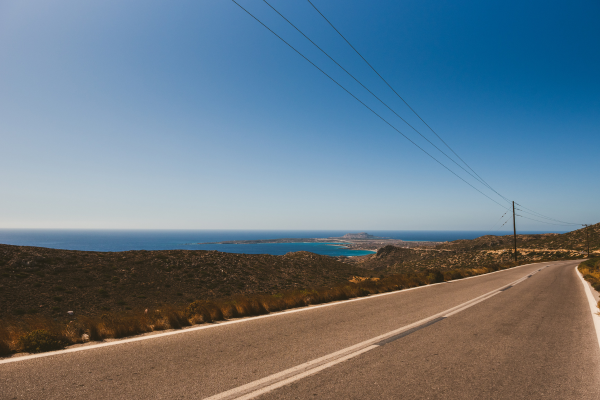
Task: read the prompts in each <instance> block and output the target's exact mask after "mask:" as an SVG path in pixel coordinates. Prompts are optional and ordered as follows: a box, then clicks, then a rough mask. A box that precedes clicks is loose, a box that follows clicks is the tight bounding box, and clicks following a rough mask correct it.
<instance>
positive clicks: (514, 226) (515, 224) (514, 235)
mask: <svg viewBox="0 0 600 400" xmlns="http://www.w3.org/2000/svg"><path fill="white" fill-rule="evenodd" d="M513 237H514V238H515V262H517V223H516V222H515V202H514V201H513Z"/></svg>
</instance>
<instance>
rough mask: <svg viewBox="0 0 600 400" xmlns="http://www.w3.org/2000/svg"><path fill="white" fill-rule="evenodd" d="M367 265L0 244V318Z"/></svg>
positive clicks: (174, 297) (184, 297)
mask: <svg viewBox="0 0 600 400" xmlns="http://www.w3.org/2000/svg"><path fill="white" fill-rule="evenodd" d="M365 273H368V272H365V271H364V270H362V269H360V268H357V267H356V266H354V265H349V264H346V263H343V262H340V261H338V260H335V259H333V258H331V257H327V256H321V255H317V254H313V253H308V252H297V253H289V254H286V255H284V256H271V255H264V254H262V255H247V254H230V253H221V252H218V251H199V250H198V251H189V250H170V251H126V252H115V253H101V252H89V251H70V250H56V249H47V248H39V247H21V246H9V245H0V318H4V317H7V316H11V315H22V314H25V313H26V314H42V315H46V316H53V317H55V316H60V315H65V314H66V312H67V311H74V312H76V313H80V314H81V313H84V314H94V313H98V312H102V311H108V310H113V311H115V310H119V309H122V310H127V309H132V308H133V309H139V308H141V309H145V308H149V307H157V306H160V305H163V304H173V305H175V304H187V303H189V302H190V301H193V300H196V299H213V298H223V297H227V296H230V295H235V294H253V293H277V292H279V291H282V290H287V289H294V288H309V287H322V286H327V285H331V284H335V283H337V282H341V281H347V280H349V279H350V278H351V277H352V276H355V275H361V276H362V275H364V274H365Z"/></svg>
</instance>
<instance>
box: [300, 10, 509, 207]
mask: <svg viewBox="0 0 600 400" xmlns="http://www.w3.org/2000/svg"><path fill="white" fill-rule="evenodd" d="M307 1H308V3H309V4H310V5H311V6H312V7H313V8H314V9H315V10H316V11H317V12H318V13H319V15H321V17H323V19H324V20H325V21H327V23H328V24H329V25H330V26H331V27H332V28H333V30H335V31H336V32H337V33H338V34H339V35H340V36H341V38H342V39H344V41H345V42H346V43H348V46H350V47H351V48H352V50H354V51H355V52H356V54H358V55H359V57H360V58H362V59H363V61H364V62H365V63H366V64H367V65H368V66H369V68H371V69H372V70H373V72H375V74H377V76H378V77H379V78H381V80H382V81H383V82H384V83H385V84H386V85H387V87H389V88H390V89H391V90H392V91H393V92H394V93H395V94H396V96H398V98H399V99H400V100H402V101H403V102H404V104H406V106H407V107H408V108H409V109H410V110H411V111H412V112H413V113H414V114H415V115H416V116H417V117H418V118H419V119H420V120H421V122H423V123H424V124H425V126H427V128H429V130H430V131H431V132H433V134H434V135H435V136H437V138H438V139H440V140H441V141H442V143H444V145H446V147H448V148H449V149H450V151H451V152H452V153H454V155H455V156H456V157H458V159H459V160H460V161H462V162H463V164H465V165H466V166H467V168H469V169H470V170H471V171H472V172H473V173H474V174H475V175H477V177H478V178H479V179H480V181H481V182H482V183H483V184H484V185H486V186H487V187H488V188H489V189H490V190H492V191H494V192H495V193H496V194H497V195H498V196H500V197H502V198H503V199H504V200H505V201H507V202H508V201H509V200H508V199H507V198H506V197H504V196H502V195H501V194H500V193H498V192H497V191H496V190H494V188H492V186H491V185H490V184H488V183H487V182H486V181H485V180H484V179H483V178H482V177H481V176H479V174H477V172H475V171H474V170H473V168H471V167H470V166H469V164H467V163H466V161H465V160H463V159H462V158H461V157H460V156H459V155H458V154H457V153H456V152H455V151H454V150H453V149H452V148H451V147H450V145H448V143H446V142H445V141H444V139H442V138H441V137H440V135H438V134H437V132H436V131H434V130H433V128H432V127H431V126H429V124H427V122H425V121H424V120H423V118H421V116H420V115H419V114H418V113H417V112H416V111H415V110H414V109H413V108H412V107H411V106H410V104H408V102H407V101H406V100H404V98H403V97H402V96H400V94H399V93H398V92H397V91H396V90H395V89H394V88H393V87H392V85H390V84H389V83H388V81H386V80H385V79H384V78H383V76H381V74H380V73H379V72H377V70H376V69H375V68H374V67H373V66H372V65H371V63H369V62H368V61H367V60H366V58H364V57H363V55H362V54H360V52H359V51H358V50H356V48H355V47H354V46H352V44H351V43H350V42H349V41H348V39H346V37H345V36H344V35H342V33H341V32H340V31H339V30H338V29H337V28H336V27H335V26H334V25H333V24H332V23H331V21H329V20H328V19H327V17H325V15H323V13H322V12H321V11H319V9H318V8H317V7H316V6H315V5H314V4H313V3H312V2H311V1H310V0H307Z"/></svg>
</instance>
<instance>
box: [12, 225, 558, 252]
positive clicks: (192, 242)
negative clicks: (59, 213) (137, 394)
mask: <svg viewBox="0 0 600 400" xmlns="http://www.w3.org/2000/svg"><path fill="white" fill-rule="evenodd" d="M359 232H361V231H333V230H327V231H325V230H315V231H309V230H301V231H300V230H62V229H61V230H56V229H0V243H2V244H11V245H17V246H36V247H47V248H53V249H65V250H85V251H103V252H114V251H128V250H180V249H183V250H218V251H222V252H228V253H243V254H272V255H283V254H286V253H289V252H295V251H310V252H313V253H317V254H322V255H326V256H332V257H337V256H347V257H351V256H362V255H366V254H372V252H371V251H366V250H351V249H347V248H345V247H343V246H340V244H339V243H303V242H302V241H301V240H299V241H298V242H297V243H260V244H201V243H214V242H224V241H232V240H266V239H283V238H298V239H303V238H330V237H340V236H343V235H345V234H346V233H359ZM366 232H367V233H369V234H370V235H374V236H378V237H385V238H390V239H401V240H405V241H428V242H444V241H452V240H458V239H475V238H477V237H479V236H483V235H499V236H501V235H508V234H511V232H508V231H418V230H415V231H389V230H388V231H366ZM519 233H521V234H534V233H548V232H547V231H546V232H541V231H527V232H523V231H522V232H519ZM555 233H564V231H561V232H555Z"/></svg>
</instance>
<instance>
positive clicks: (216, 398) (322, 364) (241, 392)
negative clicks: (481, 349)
mask: <svg viewBox="0 0 600 400" xmlns="http://www.w3.org/2000/svg"><path fill="white" fill-rule="evenodd" d="M540 270H541V269H540ZM540 270H537V271H534V272H532V273H529V274H528V275H525V276H524V277H521V278H519V279H517V280H515V281H513V282H511V283H508V284H506V285H503V286H501V287H499V288H497V289H494V290H492V291H490V292H487V293H485V294H483V295H481V296H478V297H476V298H474V299H471V300H468V301H466V302H464V303H461V304H459V305H456V306H454V307H451V308H449V309H447V310H444V311H442V312H439V313H437V314H434V315H431V316H429V317H426V318H423V319H421V320H419V321H416V322H413V323H412V324H409V325H405V326H403V327H400V328H398V329H395V330H393V331H390V332H387V333H384V334H382V335H379V336H376V337H374V338H371V339H367V340H365V341H363V342H360V343H357V344H355V345H352V346H349V347H346V348H344V349H341V350H338V351H336V352H334V353H331V354H327V355H325V356H322V357H319V358H316V359H314V360H310V361H307V362H305V363H302V364H299V365H296V366H295V367H292V368H288V369H286V370H283V371H280V372H277V373H275V374H272V375H268V376H266V377H264V378H261V379H257V380H255V381H252V382H249V383H247V384H245V385H242V386H238V387H235V388H233V389H229V390H226V391H224V392H221V393H217V394H215V395H212V396H210V397H206V398H204V400H234V399H235V400H247V399H251V398H254V397H256V396H259V395H261V394H264V393H267V392H269V391H271V390H274V389H277V388H279V387H282V386H285V385H286V384H288V383H291V382H294V381H297V380H300V379H302V378H304V377H306V376H310V375H313V374H316V373H317V372H319V371H322V370H324V369H326V368H329V367H331V366H334V365H336V364H339V363H341V362H343V361H346V360H349V359H351V358H353V357H356V356H358V355H360V354H363V353H366V352H367V351H370V350H373V349H376V348H378V347H380V346H379V345H377V343H379V342H381V341H383V340H386V339H389V338H392V337H394V336H396V335H398V334H401V333H403V332H406V331H409V330H411V329H413V328H416V327H419V326H422V325H425V324H427V323H428V322H430V321H433V320H435V319H437V318H440V317H442V318H447V317H450V316H452V315H455V314H457V313H459V312H461V311H464V310H466V309H468V308H470V307H473V306H474V305H476V304H479V303H481V302H483V301H485V300H487V299H489V298H491V297H494V296H495V295H497V294H500V293H501V291H502V289H504V288H507V287H511V286H515V285H518V284H519V283H521V282H523V281H524V280H526V279H527V278H528V277H530V276H533V275H535V274H536V273H537V272H539V271H540ZM329 360H331V361H329Z"/></svg>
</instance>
